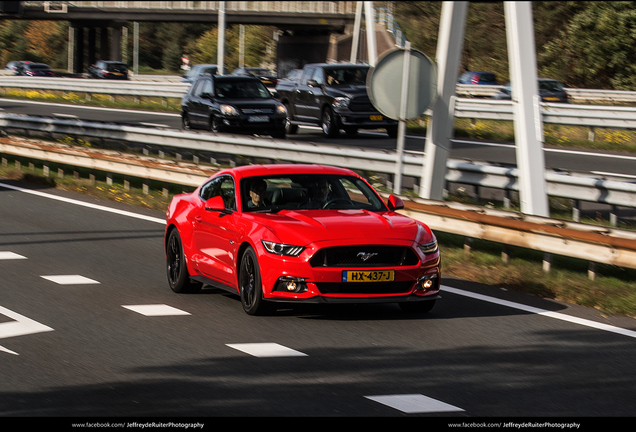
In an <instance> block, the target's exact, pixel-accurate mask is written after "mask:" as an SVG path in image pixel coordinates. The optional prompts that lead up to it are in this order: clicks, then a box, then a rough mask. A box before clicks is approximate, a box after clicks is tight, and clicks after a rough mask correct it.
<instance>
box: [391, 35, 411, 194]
mask: <svg viewBox="0 0 636 432" xmlns="http://www.w3.org/2000/svg"><path fill="white" fill-rule="evenodd" d="M403 55H404V63H403V67H402V92H401V95H400V118H399V122H398V136H397V164H396V166H395V175H394V177H395V178H394V179H393V180H394V185H393V192H395V193H396V194H399V193H400V191H401V190H402V166H403V164H404V162H403V160H402V159H403V157H404V135H406V107H407V103H408V95H409V93H408V91H409V77H410V69H411V42H409V41H406V45H405V46H404V53H403Z"/></svg>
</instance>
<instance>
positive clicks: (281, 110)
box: [276, 105, 287, 115]
mask: <svg viewBox="0 0 636 432" xmlns="http://www.w3.org/2000/svg"><path fill="white" fill-rule="evenodd" d="M276 112H277V113H278V114H283V115H287V110H286V109H285V105H277V106H276Z"/></svg>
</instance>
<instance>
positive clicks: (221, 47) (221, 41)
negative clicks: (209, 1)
mask: <svg viewBox="0 0 636 432" xmlns="http://www.w3.org/2000/svg"><path fill="white" fill-rule="evenodd" d="M218 36H219V38H218V42H217V50H216V64H217V67H218V72H217V73H218V74H219V75H223V57H224V56H225V2H224V1H222V2H219V35H218Z"/></svg>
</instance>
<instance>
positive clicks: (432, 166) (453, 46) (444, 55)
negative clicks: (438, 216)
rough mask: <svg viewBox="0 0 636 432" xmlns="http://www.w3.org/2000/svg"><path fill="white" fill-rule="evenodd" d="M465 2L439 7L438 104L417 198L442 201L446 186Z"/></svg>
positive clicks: (434, 109) (465, 8)
mask: <svg viewBox="0 0 636 432" xmlns="http://www.w3.org/2000/svg"><path fill="white" fill-rule="evenodd" d="M467 12H468V2H463V1H457V2H455V1H449V2H444V3H443V4H442V15H441V19H440V26H439V38H438V40H437V54H436V58H437V91H438V96H437V101H436V102H435V105H434V106H433V115H432V116H431V118H430V120H429V123H428V130H427V133H426V145H425V147H424V166H423V168H422V178H421V183H420V196H421V197H423V198H428V199H435V200H442V199H443V198H444V186H445V183H446V180H445V179H446V162H447V160H448V156H449V155H450V148H451V141H450V138H451V137H452V134H453V125H454V120H455V88H456V87H457V74H458V72H459V63H460V61H461V54H462V44H463V42H464V28H465V26H466V14H467Z"/></svg>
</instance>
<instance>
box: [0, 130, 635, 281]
mask: <svg viewBox="0 0 636 432" xmlns="http://www.w3.org/2000/svg"><path fill="white" fill-rule="evenodd" d="M230 139H231V138H230ZM0 153H6V154H14V155H19V156H23V157H27V158H31V159H38V160H43V161H47V162H54V163H60V164H64V165H72V166H79V167H85V168H90V169H94V170H100V171H106V172H111V173H120V174H125V175H129V176H132V177H141V178H143V179H152V180H158V181H164V182H168V183H175V184H181V185H187V186H193V187H195V186H198V185H199V184H201V183H202V182H203V181H205V179H206V178H208V177H209V176H210V175H212V174H213V173H214V171H215V169H211V168H207V167H201V166H197V165H194V164H185V163H180V162H167V161H165V160H162V159H157V158H152V157H143V156H133V155H125V154H121V153H118V152H113V151H106V150H97V149H84V148H77V147H72V146H67V145H60V144H46V143H42V142H37V143H33V142H23V141H15V140H4V139H2V140H0ZM45 163H46V162H45ZM47 166H48V165H47ZM404 201H405V203H406V206H405V208H404V209H403V210H401V211H400V212H401V213H404V214H406V215H408V216H410V217H412V218H414V219H417V220H420V221H422V222H424V223H426V224H427V225H428V226H429V227H430V228H431V229H432V230H434V231H440V232H447V233H452V234H458V235H461V236H465V237H468V238H478V239H483V240H489V241H493V242H497V243H503V244H506V245H512V246H519V247H523V248H528V249H533V250H538V251H542V252H544V253H548V254H557V255H563V256H569V257H573V258H579V259H583V260H588V261H590V262H591V263H596V262H599V263H604V264H609V265H616V266H619V267H625V268H636V232H632V231H625V230H617V229H608V228H605V227H598V226H593V225H586V224H579V223H574V222H565V221H561V220H556V219H550V218H542V217H537V216H527V215H523V214H519V213H514V212H508V211H501V210H490V209H484V208H482V207H476V206H468V205H465V204H459V203H446V202H444V203H440V202H437V201H430V200H421V199H417V200H410V199H408V198H406V197H404ZM591 268H592V269H593V265H592V266H591ZM593 276H594V275H593V272H591V273H590V277H593Z"/></svg>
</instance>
